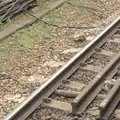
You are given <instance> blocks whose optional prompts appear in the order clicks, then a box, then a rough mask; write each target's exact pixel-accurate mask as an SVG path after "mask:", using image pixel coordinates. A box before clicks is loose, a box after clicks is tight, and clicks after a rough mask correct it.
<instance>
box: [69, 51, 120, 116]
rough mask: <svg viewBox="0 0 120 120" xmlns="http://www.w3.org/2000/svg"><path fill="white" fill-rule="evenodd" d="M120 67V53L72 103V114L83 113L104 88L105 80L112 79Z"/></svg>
mask: <svg viewBox="0 0 120 120" xmlns="http://www.w3.org/2000/svg"><path fill="white" fill-rule="evenodd" d="M119 65H120V52H119V53H118V54H117V55H116V56H115V57H114V58H113V59H112V60H111V61H110V62H109V63H108V65H107V66H106V67H105V68H104V69H103V70H102V71H101V72H100V73H98V74H97V75H96V77H95V78H94V79H93V80H92V81H91V82H90V83H89V84H88V85H87V86H86V88H85V89H83V91H82V92H81V93H80V94H79V95H78V96H77V97H76V98H75V99H74V100H73V101H72V103H71V105H72V112H73V113H74V114H80V113H82V112H83V111H84V110H85V109H86V108H87V106H88V105H89V104H90V103H91V102H92V101H93V99H94V98H95V97H96V96H97V95H98V94H99V92H100V91H101V90H102V88H103V86H104V81H105V79H111V78H112V77H113V76H114V75H115V74H116V72H117V71H118V68H119Z"/></svg>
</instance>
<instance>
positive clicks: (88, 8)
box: [68, 2, 102, 18]
mask: <svg viewBox="0 0 120 120" xmlns="http://www.w3.org/2000/svg"><path fill="white" fill-rule="evenodd" d="M68 4H69V5H71V6H73V7H79V8H84V9H87V10H88V11H90V12H92V13H93V14H94V15H96V16H98V17H99V18H102V16H101V15H98V14H97V13H96V12H94V11H97V12H99V13H100V12H101V11H100V10H97V9H95V8H92V7H89V6H82V5H74V4H72V3H70V2H69V3H68Z"/></svg>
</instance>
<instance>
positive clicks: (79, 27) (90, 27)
mask: <svg viewBox="0 0 120 120" xmlns="http://www.w3.org/2000/svg"><path fill="white" fill-rule="evenodd" d="M26 12H27V13H28V14H29V15H30V16H32V17H34V18H36V19H38V20H40V21H41V22H43V23H44V24H47V25H49V26H53V27H57V28H75V29H92V28H95V27H93V26H88V27H81V26H59V25H56V24H52V23H48V22H46V21H44V20H41V19H40V18H38V17H36V16H35V15H33V14H31V13H30V12H28V11H27V10H26Z"/></svg>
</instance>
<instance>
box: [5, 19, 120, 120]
mask: <svg viewBox="0 0 120 120" xmlns="http://www.w3.org/2000/svg"><path fill="white" fill-rule="evenodd" d="M119 24H120V17H118V18H117V19H116V20H115V21H114V22H113V23H111V24H110V25H109V26H108V27H107V28H106V29H105V30H104V31H103V32H102V33H101V34H100V35H98V36H97V37H96V38H95V39H94V40H93V41H91V42H90V43H89V44H88V45H87V46H86V47H84V48H83V49H82V50H81V51H80V52H79V53H77V54H76V55H75V56H74V57H73V58H72V59H70V60H69V61H68V62H67V63H66V64H65V65H64V66H63V67H62V68H61V69H60V70H59V71H57V72H56V73H55V74H54V75H53V76H52V77H51V78H50V79H49V80H48V81H47V82H46V83H45V84H43V85H42V86H40V87H39V88H37V89H36V90H35V91H34V92H33V93H32V94H31V95H30V96H29V97H28V98H26V100H25V101H23V102H22V103H21V104H20V105H19V106H18V107H17V108H16V109H14V110H13V111H12V112H11V113H10V114H8V115H7V116H6V117H5V118H4V119H3V120H25V119H26V118H27V117H28V116H29V115H30V114H31V113H32V112H33V111H34V110H35V109H37V107H38V106H39V105H41V104H42V101H43V99H44V98H48V97H49V96H50V95H51V94H52V93H53V92H54V91H55V90H56V89H57V88H58V87H59V86H60V84H61V83H62V81H63V80H66V79H67V78H68V77H70V76H71V75H72V74H73V73H74V72H75V71H76V70H77V69H78V68H79V67H80V66H79V65H80V63H84V62H85V61H86V60H87V59H88V58H89V57H90V56H91V55H92V54H93V53H94V52H96V49H98V48H99V47H101V46H102V45H103V44H104V43H105V42H106V41H107V39H108V37H109V36H111V35H113V34H114V33H115V32H116V30H117V28H118V25H119Z"/></svg>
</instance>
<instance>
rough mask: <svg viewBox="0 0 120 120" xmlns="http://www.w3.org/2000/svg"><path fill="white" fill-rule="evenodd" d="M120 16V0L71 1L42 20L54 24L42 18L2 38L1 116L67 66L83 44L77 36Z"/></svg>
mask: <svg viewBox="0 0 120 120" xmlns="http://www.w3.org/2000/svg"><path fill="white" fill-rule="evenodd" d="M38 1H39V0H38ZM43 2H44V1H42V2H41V1H39V6H38V7H41V6H42V5H43ZM47 2H50V1H49V0H48V1H47ZM35 9H36V8H34V9H33V10H35ZM118 16H120V0H112V1H110V0H100V1H98V0H74V1H73V0H70V1H69V2H68V3H65V4H64V5H62V6H61V7H59V8H58V9H56V10H54V11H52V12H50V13H49V14H48V15H46V16H45V17H44V18H43V19H42V20H43V21H45V22H47V23H50V24H45V23H44V22H42V21H38V22H36V23H34V24H33V25H31V26H29V27H27V28H25V29H22V30H20V31H18V32H16V33H15V34H14V35H12V36H10V37H9V38H7V39H5V40H4V41H2V42H1V43H0V80H1V82H0V91H1V94H0V118H1V117H3V116H4V115H5V114H6V113H8V112H10V111H11V110H12V109H13V108H14V107H15V105H17V104H18V103H20V102H22V101H23V100H24V99H25V98H26V97H27V96H28V95H29V94H30V93H31V92H32V91H33V90H34V89H36V88H37V87H38V86H40V85H41V84H42V83H44V82H45V81H46V80H47V79H48V78H49V77H50V76H51V75H52V74H53V73H54V72H55V71H56V70H58V68H60V67H61V66H62V65H64V64H65V62H67V61H68V59H69V58H70V57H71V55H70V56H69V55H68V53H73V54H75V53H74V48H79V47H81V46H83V41H77V42H76V41H75V36H76V35H78V34H84V35H85V36H86V37H88V36H91V35H96V34H98V33H100V31H101V30H103V29H104V28H105V27H106V26H107V25H108V24H109V23H110V22H112V21H113V20H114V19H115V18H117V17H118ZM18 18H19V16H18ZM20 19H22V18H20ZM11 21H12V20H11ZM7 24H8V23H7ZM10 24H11V23H10ZM54 25H57V26H59V27H55V26H54ZM2 26H4V25H2ZM60 26H61V27H60ZM62 26H68V28H64V27H62ZM71 26H72V27H74V28H69V27H71ZM81 27H82V28H81ZM66 51H67V52H66ZM73 54H72V55H73Z"/></svg>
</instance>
